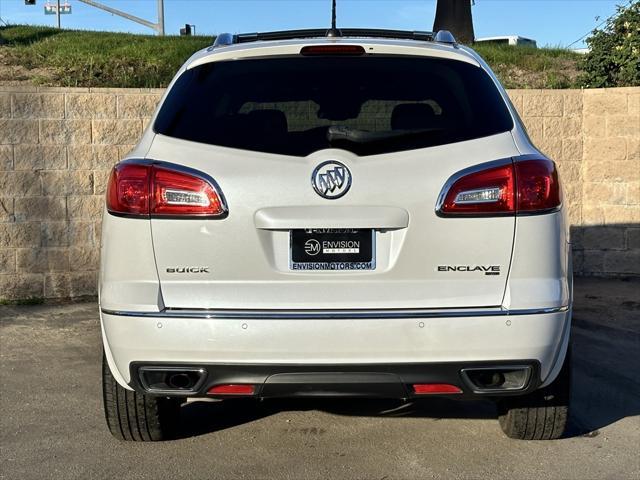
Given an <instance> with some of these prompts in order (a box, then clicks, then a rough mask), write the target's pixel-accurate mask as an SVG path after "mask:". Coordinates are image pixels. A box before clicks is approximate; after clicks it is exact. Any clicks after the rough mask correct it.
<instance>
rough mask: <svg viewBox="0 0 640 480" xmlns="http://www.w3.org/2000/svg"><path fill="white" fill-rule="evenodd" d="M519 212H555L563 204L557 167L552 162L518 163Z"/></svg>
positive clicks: (516, 167)
mask: <svg viewBox="0 0 640 480" xmlns="http://www.w3.org/2000/svg"><path fill="white" fill-rule="evenodd" d="M514 165H515V169H516V181H517V183H518V201H517V205H518V212H540V211H545V210H553V209H554V208H557V207H559V206H560V204H561V203H562V190H561V188H560V181H559V179H558V171H557V170H556V165H555V163H553V162H552V161H551V160H548V159H540V160H525V161H522V162H516V163H515V164H514Z"/></svg>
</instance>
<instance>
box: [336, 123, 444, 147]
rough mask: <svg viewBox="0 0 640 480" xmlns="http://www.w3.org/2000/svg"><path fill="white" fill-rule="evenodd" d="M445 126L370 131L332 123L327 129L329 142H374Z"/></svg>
mask: <svg viewBox="0 0 640 480" xmlns="http://www.w3.org/2000/svg"><path fill="white" fill-rule="evenodd" d="M443 131H444V128H438V127H435V128H415V129H410V130H387V131H384V132H370V131H367V130H357V129H355V128H351V127H347V126H345V125H332V126H330V127H329V128H328V129H327V140H328V141H329V143H333V142H336V141H348V142H353V143H372V142H383V141H386V140H395V139H400V138H407V137H414V136H419V135H424V134H428V133H441V132H443Z"/></svg>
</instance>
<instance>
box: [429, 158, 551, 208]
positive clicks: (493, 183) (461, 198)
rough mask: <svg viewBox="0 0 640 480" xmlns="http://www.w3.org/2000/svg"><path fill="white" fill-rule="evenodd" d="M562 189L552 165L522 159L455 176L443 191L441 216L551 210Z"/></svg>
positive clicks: (549, 162)
mask: <svg viewBox="0 0 640 480" xmlns="http://www.w3.org/2000/svg"><path fill="white" fill-rule="evenodd" d="M561 201H562V199H561V191H560V183H559V181H558V172H557V170H556V166H555V164H554V163H553V162H552V161H551V160H548V159H546V158H543V159H535V160H522V161H516V162H513V163H508V164H506V165H502V166H498V167H490V168H487V169H485V170H480V171H477V172H472V173H469V174H467V175H463V176H462V177H460V178H458V179H455V180H454V181H453V183H452V184H451V185H450V186H449V187H448V189H447V190H446V192H445V193H444V199H442V200H441V204H440V207H439V209H438V213H439V214H441V215H445V216H448V215H483V216H484V215H487V216H491V215H503V214H515V213H532V212H544V211H549V210H553V209H555V208H557V207H559V206H560V203H561Z"/></svg>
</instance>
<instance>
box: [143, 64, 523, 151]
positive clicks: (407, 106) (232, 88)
mask: <svg viewBox="0 0 640 480" xmlns="http://www.w3.org/2000/svg"><path fill="white" fill-rule="evenodd" d="M512 128H513V121H512V119H511V116H510V114H509V111H508V110H507V107H506V105H505V102H504V101H503V99H502V98H501V96H500V94H499V92H498V90H497V89H496V87H495V85H494V84H493V81H492V80H491V78H490V77H489V76H488V75H487V74H486V73H485V72H484V71H483V70H482V69H480V68H478V67H476V66H474V65H471V64H468V63H465V62H461V61H456V60H444V59H436V58H428V57H410V56H374V55H370V56H363V57H331V56H321V57H303V56H295V57H289V56H287V57H275V58H274V57H271V58H261V59H250V60H232V61H223V62H212V63H208V64H204V65H201V66H198V67H195V68H192V69H189V70H187V71H186V72H185V73H183V74H182V75H181V76H180V78H179V79H178V80H177V82H176V83H175V85H174V87H173V88H172V90H171V92H170V93H169V95H168V97H167V99H166V101H165V102H164V104H163V106H162V108H161V109H160V112H159V114H158V117H157V119H156V122H155V125H154V129H155V131H156V133H160V134H163V135H167V136H170V137H175V138H181V139H184V140H190V141H194V142H200V143H205V144H210V145H220V146H225V147H232V148H238V149H244V150H252V151H259V152H268V153H276V154H283V155H294V156H306V155H309V154H310V153H313V152H315V151H317V150H321V149H325V148H343V149H346V150H349V151H351V152H353V153H355V154H357V155H373V154H380V153H389V152H395V151H402V150H410V149H416V148H425V147H430V146H435V145H444V144H448V143H453V142H460V141H464V140H471V139H474V138H480V137H486V136H489V135H494V134H497V133H501V132H506V131H509V130H511V129H512Z"/></svg>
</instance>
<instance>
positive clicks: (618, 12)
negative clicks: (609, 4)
mask: <svg viewBox="0 0 640 480" xmlns="http://www.w3.org/2000/svg"><path fill="white" fill-rule="evenodd" d="M633 2H634V0H629V1H628V2H627V4H626V5H623V6H622V8H627V7H628V6H629V5H631V4H632V3H633ZM618 15H620V11H617V12H616V13H614V14H613V15H611V16H610V17H609V18H607V19H605V20H604V21H603V22H601V23H600V24H598V25H597V26H596V27H595V28H593V29H591V30H589V31H588V32H587V33H585V34H584V35H582V36H581V37H580V38H579V39H577V40H576V41H575V42H573V43H570V44H569V45H567V48H569V47H571V46H573V45H575V44H576V43H578V42H579V41H580V40H583V39H584V38H586V36H587V35H589V34H590V33H591V32H593V31H594V30H597V29H599V28H600V27H601V26H602V25H604V24H605V23H607V22H608V21H609V20H613V19H614V18H615V17H617V16H618Z"/></svg>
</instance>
